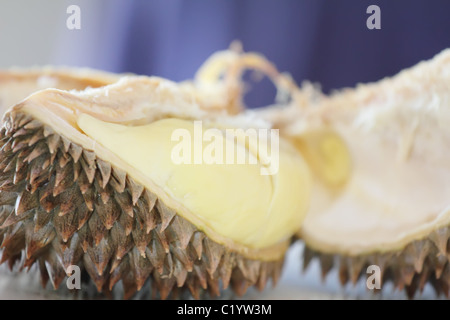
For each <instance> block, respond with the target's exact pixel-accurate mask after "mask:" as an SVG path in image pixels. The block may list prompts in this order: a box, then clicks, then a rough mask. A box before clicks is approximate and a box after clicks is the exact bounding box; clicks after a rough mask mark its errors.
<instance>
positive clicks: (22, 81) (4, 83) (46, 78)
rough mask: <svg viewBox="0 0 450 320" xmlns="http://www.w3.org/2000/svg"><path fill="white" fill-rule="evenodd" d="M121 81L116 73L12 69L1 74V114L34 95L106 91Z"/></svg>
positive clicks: (61, 69)
mask: <svg viewBox="0 0 450 320" xmlns="http://www.w3.org/2000/svg"><path fill="white" fill-rule="evenodd" d="M118 79H119V75H115V74H112V73H108V72H104V71H98V70H92V69H87V68H85V69H83V68H55V67H50V66H48V67H41V68H37V67H36V68H31V69H22V68H11V69H8V70H0V114H1V115H3V114H4V112H5V111H6V110H7V108H9V107H12V106H13V105H15V104H16V103H18V102H20V101H21V100H23V99H25V98H26V97H28V96H29V95H30V94H32V93H33V92H36V91H39V90H42V89H46V88H55V89H62V90H72V89H74V90H83V89H85V88H89V87H90V88H97V87H102V86H105V85H108V84H111V83H113V82H116V81H117V80H118Z"/></svg>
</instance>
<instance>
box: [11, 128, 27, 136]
mask: <svg viewBox="0 0 450 320" xmlns="http://www.w3.org/2000/svg"><path fill="white" fill-rule="evenodd" d="M29 133H30V132H29V131H28V130H26V129H25V128H20V129H19V130H17V131H16V132H14V134H13V138H17V137H20V136H25V135H27V134H29Z"/></svg>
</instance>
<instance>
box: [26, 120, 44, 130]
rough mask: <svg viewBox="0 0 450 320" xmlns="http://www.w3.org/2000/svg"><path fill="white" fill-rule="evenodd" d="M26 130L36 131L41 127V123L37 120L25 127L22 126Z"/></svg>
mask: <svg viewBox="0 0 450 320" xmlns="http://www.w3.org/2000/svg"><path fill="white" fill-rule="evenodd" d="M23 127H24V128H25V129H27V130H33V129H38V128H41V127H42V122H40V121H39V120H31V121H30V122H28V123H27V124H26V125H24V126H23Z"/></svg>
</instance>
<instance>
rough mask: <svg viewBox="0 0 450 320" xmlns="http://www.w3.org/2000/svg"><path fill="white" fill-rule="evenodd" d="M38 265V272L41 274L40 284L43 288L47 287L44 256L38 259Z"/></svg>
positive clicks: (47, 278)
mask: <svg viewBox="0 0 450 320" xmlns="http://www.w3.org/2000/svg"><path fill="white" fill-rule="evenodd" d="M38 267H39V274H40V276H41V285H42V287H43V288H45V287H47V283H48V280H49V277H48V272H47V267H46V266H45V259H44V258H40V259H38Z"/></svg>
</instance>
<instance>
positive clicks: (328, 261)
mask: <svg viewBox="0 0 450 320" xmlns="http://www.w3.org/2000/svg"><path fill="white" fill-rule="evenodd" d="M319 259H320V267H321V269H322V281H325V278H326V276H327V274H328V272H330V271H331V269H333V259H334V258H333V255H330V254H321V255H320V257H319Z"/></svg>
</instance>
